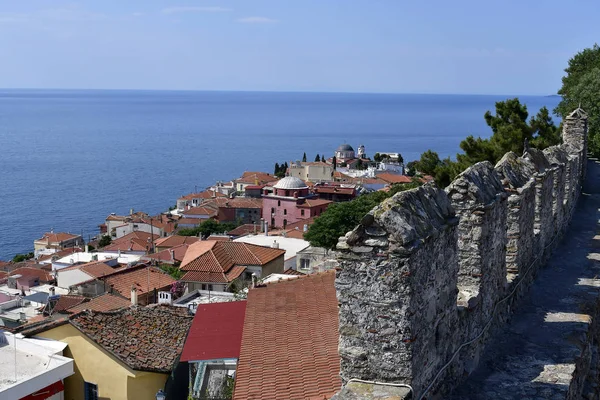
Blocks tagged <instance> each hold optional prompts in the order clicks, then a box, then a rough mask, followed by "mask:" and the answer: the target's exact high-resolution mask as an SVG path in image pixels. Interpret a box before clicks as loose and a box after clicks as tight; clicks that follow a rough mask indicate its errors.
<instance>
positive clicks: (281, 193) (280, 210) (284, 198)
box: [263, 176, 332, 228]
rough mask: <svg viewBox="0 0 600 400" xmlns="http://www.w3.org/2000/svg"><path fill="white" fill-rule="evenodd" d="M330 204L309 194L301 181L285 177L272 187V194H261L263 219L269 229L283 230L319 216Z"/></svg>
mask: <svg viewBox="0 0 600 400" xmlns="http://www.w3.org/2000/svg"><path fill="white" fill-rule="evenodd" d="M331 203H332V202H331V201H329V200H322V199H319V198H318V197H317V196H316V195H314V194H312V193H310V191H309V190H308V186H306V183H304V181H302V180H301V179H299V178H296V177H292V176H286V177H285V178H283V179H281V180H280V181H279V182H277V183H276V184H275V186H273V193H266V192H265V194H263V218H264V219H265V220H266V221H267V222H269V224H270V226H271V227H274V228H285V227H286V226H287V225H288V224H293V223H295V222H298V221H300V220H303V219H307V218H311V217H317V216H319V215H321V214H322V213H323V212H324V211H325V210H326V209H327V207H328V206H329V204H331Z"/></svg>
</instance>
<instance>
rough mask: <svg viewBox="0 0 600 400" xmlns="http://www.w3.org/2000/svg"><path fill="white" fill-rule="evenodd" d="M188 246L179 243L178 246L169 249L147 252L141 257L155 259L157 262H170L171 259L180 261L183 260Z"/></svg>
mask: <svg viewBox="0 0 600 400" xmlns="http://www.w3.org/2000/svg"><path fill="white" fill-rule="evenodd" d="M189 247H190V246H189V245H188V244H181V245H179V246H174V247H171V248H169V249H165V250H162V251H159V252H158V253H154V254H148V255H147V256H144V257H143V259H144V260H156V261H158V262H168V263H170V262H172V261H175V262H181V261H182V260H183V258H184V257H185V253H187V249H188V248H189ZM171 252H173V254H171ZM172 256H173V257H172ZM172 258H174V259H175V260H173V259H172Z"/></svg>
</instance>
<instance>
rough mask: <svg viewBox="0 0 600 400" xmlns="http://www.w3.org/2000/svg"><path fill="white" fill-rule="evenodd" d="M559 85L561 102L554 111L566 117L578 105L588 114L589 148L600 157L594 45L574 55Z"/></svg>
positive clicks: (599, 77)
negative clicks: (560, 85)
mask: <svg viewBox="0 0 600 400" xmlns="http://www.w3.org/2000/svg"><path fill="white" fill-rule="evenodd" d="M565 73H566V75H565V76H564V77H563V78H562V87H561V88H560V90H559V91H558V94H559V95H561V96H562V100H561V102H560V103H559V104H558V106H557V107H556V108H555V109H554V113H555V114H556V115H558V116H560V117H562V118H565V117H566V116H567V115H569V114H570V113H571V112H572V111H573V110H575V109H576V108H577V107H579V106H581V108H583V109H584V110H585V111H586V112H587V113H588V116H589V119H588V151H589V152H590V153H591V154H592V155H593V156H595V157H599V156H600V47H599V46H598V44H594V46H592V47H591V48H588V49H584V50H583V51H580V52H579V53H577V54H575V55H574V56H573V57H572V58H571V59H570V60H569V65H568V67H567V68H565Z"/></svg>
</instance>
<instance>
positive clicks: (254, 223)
mask: <svg viewBox="0 0 600 400" xmlns="http://www.w3.org/2000/svg"><path fill="white" fill-rule="evenodd" d="M252 225H254V234H255V235H256V222H253V223H252Z"/></svg>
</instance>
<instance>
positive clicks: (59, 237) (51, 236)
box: [38, 232, 81, 244]
mask: <svg viewBox="0 0 600 400" xmlns="http://www.w3.org/2000/svg"><path fill="white" fill-rule="evenodd" d="M78 237H81V236H80V235H73V234H72V233H66V232H56V233H54V232H46V233H44V236H42V237H41V238H40V239H38V240H39V241H42V240H43V241H47V242H48V243H49V244H50V243H61V242H64V241H67V240H71V239H76V238H78Z"/></svg>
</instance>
